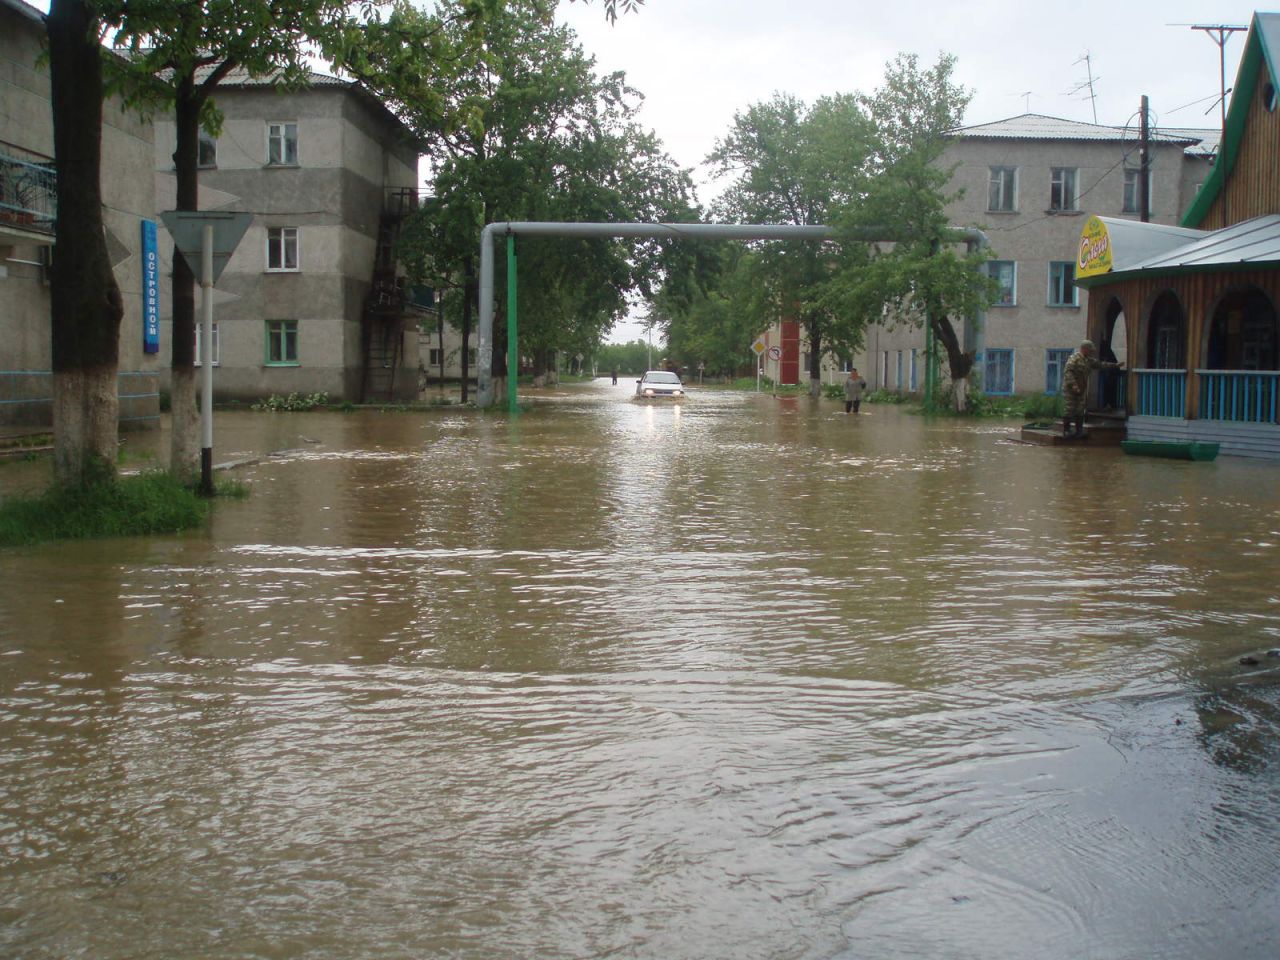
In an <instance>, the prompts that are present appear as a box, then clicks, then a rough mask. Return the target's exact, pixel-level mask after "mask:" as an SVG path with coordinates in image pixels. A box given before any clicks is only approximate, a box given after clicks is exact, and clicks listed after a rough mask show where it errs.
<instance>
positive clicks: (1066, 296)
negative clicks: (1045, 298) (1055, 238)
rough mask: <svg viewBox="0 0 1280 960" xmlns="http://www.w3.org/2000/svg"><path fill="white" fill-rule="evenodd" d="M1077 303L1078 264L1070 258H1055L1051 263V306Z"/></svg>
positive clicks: (1070, 305) (1065, 305) (1066, 305)
mask: <svg viewBox="0 0 1280 960" xmlns="http://www.w3.org/2000/svg"><path fill="white" fill-rule="evenodd" d="M1075 305H1076V265H1075V264H1074V263H1072V262H1071V261H1070V260H1055V261H1053V262H1051V263H1050V264H1049V306H1051V307H1074V306H1075Z"/></svg>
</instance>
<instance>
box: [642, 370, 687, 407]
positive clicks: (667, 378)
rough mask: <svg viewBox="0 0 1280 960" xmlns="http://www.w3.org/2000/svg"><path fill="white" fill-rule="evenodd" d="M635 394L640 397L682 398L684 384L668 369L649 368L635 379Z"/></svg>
mask: <svg viewBox="0 0 1280 960" xmlns="http://www.w3.org/2000/svg"><path fill="white" fill-rule="evenodd" d="M636 396H637V397H640V398H642V399H649V398H652V399H657V398H659V397H665V398H668V399H671V400H683V399H684V384H683V383H681V382H680V378H679V377H678V376H677V375H676V374H674V373H671V372H670V371H668V370H650V371H648V372H647V373H645V375H644V376H643V377H641V378H640V379H639V380H637V381H636Z"/></svg>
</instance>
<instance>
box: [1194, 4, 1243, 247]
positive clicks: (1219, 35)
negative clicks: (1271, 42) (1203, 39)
mask: <svg viewBox="0 0 1280 960" xmlns="http://www.w3.org/2000/svg"><path fill="white" fill-rule="evenodd" d="M1191 29H1192V30H1203V31H1204V33H1205V35H1206V36H1207V37H1208V38H1209V39H1210V40H1212V41H1213V42H1214V43H1216V44H1217V45H1218V114H1219V117H1220V119H1221V122H1222V139H1221V140H1219V141H1218V161H1217V162H1218V163H1221V164H1222V177H1223V185H1224V187H1225V185H1226V176H1227V166H1226V163H1227V41H1228V40H1229V39H1231V34H1233V33H1240V32H1241V31H1242V30H1248V29H1249V28H1248V27H1241V26H1232V25H1230V24H1225V23H1193V24H1191ZM1222 221H1223V223H1226V222H1227V191H1226V190H1225V189H1224V190H1223V191H1222Z"/></svg>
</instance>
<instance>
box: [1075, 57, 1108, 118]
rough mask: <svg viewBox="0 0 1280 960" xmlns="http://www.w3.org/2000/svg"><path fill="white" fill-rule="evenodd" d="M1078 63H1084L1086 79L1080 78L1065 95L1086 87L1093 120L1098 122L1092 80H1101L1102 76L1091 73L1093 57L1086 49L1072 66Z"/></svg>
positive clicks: (1096, 102) (1096, 96)
mask: <svg viewBox="0 0 1280 960" xmlns="http://www.w3.org/2000/svg"><path fill="white" fill-rule="evenodd" d="M1079 63H1083V64H1084V67H1085V70H1086V71H1087V73H1088V79H1087V80H1081V81H1080V82H1079V83H1077V84H1076V85H1075V86H1074V87H1072V88H1071V90H1070V92H1068V94H1067V96H1069V97H1072V96H1075V95H1076V94H1077V93H1079V92H1080V91H1081V90H1084V89H1086V88H1088V90H1089V92H1088V93H1087V94H1085V97H1088V99H1089V102H1090V104H1091V105H1092V106H1093V122H1094V123H1097V122H1098V95H1097V94H1096V93H1095V92H1094V90H1093V82H1094V81H1095V80H1101V79H1102V78H1101V77H1095V76H1094V75H1093V58H1092V57H1090V56H1089V51H1088V50H1086V51H1085V52H1084V53H1083V54H1081V56H1080V59H1079V60H1077V61H1076V62H1075V63H1073V64H1072V66H1073V67H1074V66H1075V65H1076V64H1079ZM1085 97H1081V98H1080V99H1081V100H1083V99H1085Z"/></svg>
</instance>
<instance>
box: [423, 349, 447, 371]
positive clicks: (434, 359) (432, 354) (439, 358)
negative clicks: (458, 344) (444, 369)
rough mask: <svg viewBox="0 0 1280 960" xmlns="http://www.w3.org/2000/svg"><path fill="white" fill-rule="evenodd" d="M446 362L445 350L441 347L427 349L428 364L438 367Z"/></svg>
mask: <svg viewBox="0 0 1280 960" xmlns="http://www.w3.org/2000/svg"><path fill="white" fill-rule="evenodd" d="M443 362H444V351H443V350H441V349H440V348H439V347H431V348H430V349H429V350H428V351H427V366H429V367H438V366H440V364H441V363H443Z"/></svg>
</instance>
